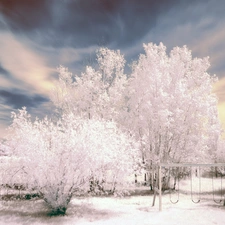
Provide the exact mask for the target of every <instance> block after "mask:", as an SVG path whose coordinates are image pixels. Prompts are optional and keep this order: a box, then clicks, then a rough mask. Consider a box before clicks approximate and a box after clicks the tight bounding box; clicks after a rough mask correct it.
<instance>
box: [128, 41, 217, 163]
mask: <svg viewBox="0 0 225 225" xmlns="http://www.w3.org/2000/svg"><path fill="white" fill-rule="evenodd" d="M144 50H145V54H141V55H140V57H139V60H138V61H137V62H136V63H134V64H133V72H132V74H131V79H130V81H129V103H128V108H129V110H128V113H127V116H128V117H129V118H130V119H129V121H130V123H129V124H128V127H129V128H130V129H131V130H133V131H134V132H135V133H136V137H137V139H138V140H140V141H141V146H142V147H141V151H142V154H143V157H144V159H145V161H146V162H147V163H153V164H154V163H156V162H188V161H191V162H193V161H197V162H200V161H204V160H207V157H208V158H209V156H210V155H209V153H212V152H213V151H214V152H215V150H216V143H217V140H218V138H219V136H220V123H219V119H218V114H217V98H216V96H215V95H214V94H212V84H213V83H214V81H215V77H214V76H210V75H209V74H208V73H207V69H208V68H209V60H208V58H203V59H200V58H192V54H191V51H189V50H188V49H187V47H186V46H184V47H182V48H179V47H175V48H174V49H173V50H172V51H171V52H170V54H169V55H167V53H166V47H165V46H164V45H163V44H162V43H160V45H159V46H157V45H154V44H152V43H149V44H147V45H144ZM148 165H149V164H148Z"/></svg>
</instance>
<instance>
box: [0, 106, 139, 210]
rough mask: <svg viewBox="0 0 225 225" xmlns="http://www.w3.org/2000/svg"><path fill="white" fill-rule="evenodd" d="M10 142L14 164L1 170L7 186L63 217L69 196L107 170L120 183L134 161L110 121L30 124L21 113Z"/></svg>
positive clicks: (132, 150) (15, 117)
mask: <svg viewBox="0 0 225 225" xmlns="http://www.w3.org/2000/svg"><path fill="white" fill-rule="evenodd" d="M11 133H12V134H13V136H12V138H11V139H9V140H8V142H7V144H8V145H9V146H10V148H11V155H12V156H13V158H16V159H17V161H15V162H18V161H19V163H14V161H13V160H12V161H11V163H8V164H7V166H5V168H3V169H4V170H5V171H6V170H7V171H11V174H15V173H16V171H17V173H16V174H17V176H16V177H13V176H8V179H9V180H10V182H18V180H19V179H20V178H21V180H23V183H25V185H26V186H27V187H28V188H29V189H30V190H36V191H37V192H38V193H39V194H40V195H41V196H43V199H44V200H45V202H46V203H47V204H48V205H49V207H50V208H51V210H52V213H53V214H64V213H65V212H66V209H67V206H68V203H69V202H70V200H71V197H72V195H73V193H74V192H75V191H76V190H77V189H80V188H83V187H84V185H85V184H86V183H87V182H88V181H89V179H90V176H92V175H93V174H94V175H95V176H97V177H102V176H103V173H102V171H104V170H105V171H106V170H110V171H111V173H112V174H113V176H114V178H115V179H117V180H118V179H122V177H123V176H125V175H126V174H127V173H128V172H131V170H132V166H133V165H132V163H133V162H134V160H133V159H134V158H136V156H135V154H136V152H135V148H134V146H133V144H132V140H131V138H130V137H129V136H127V135H126V134H124V133H122V132H121V131H120V130H119V129H118V128H117V126H116V124H115V123H113V122H105V121H103V120H102V121H99V120H83V119H78V118H76V117H74V115H72V114H71V115H66V116H63V117H62V119H60V120H58V121H57V122H53V121H51V120H50V119H48V118H45V119H43V120H38V119H36V120H35V121H34V122H32V120H31V118H30V115H29V114H28V113H27V111H26V109H25V108H23V109H22V110H19V113H18V114H15V113H13V123H12V125H11Z"/></svg>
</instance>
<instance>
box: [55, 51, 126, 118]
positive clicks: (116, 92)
mask: <svg viewBox="0 0 225 225" xmlns="http://www.w3.org/2000/svg"><path fill="white" fill-rule="evenodd" d="M97 62H98V66H97V69H94V68H92V67H90V66H87V67H86V70H85V72H84V73H82V74H81V75H80V76H78V75H72V74H71V73H70V72H69V71H68V69H67V68H64V67H62V66H60V67H59V68H58V72H59V80H58V81H57V83H56V85H55V88H54V90H53V92H52V95H51V100H52V102H53V103H54V104H55V106H56V107H57V108H58V110H59V111H60V112H61V113H62V112H63V113H64V114H65V113H73V114H75V115H79V116H81V117H82V118H89V119H90V118H104V119H106V120H112V119H114V120H117V118H118V115H119V112H120V111H121V110H123V107H124V105H125V99H124V97H125V95H124V91H125V86H126V83H127V76H126V75H125V74H124V66H125V60H124V57H123V55H121V54H120V51H113V50H109V49H107V48H101V49H99V50H98V51H97Z"/></svg>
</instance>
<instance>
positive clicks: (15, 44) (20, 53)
mask: <svg viewBox="0 0 225 225" xmlns="http://www.w3.org/2000/svg"><path fill="white" fill-rule="evenodd" d="M0 43H1V44H0V48H1V51H0V62H1V65H2V68H4V70H5V71H7V73H9V74H13V77H14V80H13V79H11V80H8V82H11V83H10V84H8V83H7V82H6V81H5V78H4V77H1V86H2V85H3V84H4V85H5V87H6V88H9V87H10V88H24V89H26V90H29V91H30V92H31V93H42V94H45V95H47V93H48V92H49V90H50V89H51V88H52V83H51V82H50V81H49V74H50V73H51V72H52V70H51V69H49V68H48V67H47V66H46V65H45V61H44V59H43V58H41V57H40V56H38V55H37V54H35V52H34V51H32V49H29V47H28V46H26V45H25V44H23V42H22V41H21V40H20V41H18V40H17V39H16V37H15V36H13V35H11V34H10V33H7V32H1V35H0ZM15 80H18V81H20V84H19V87H18V83H17V82H15ZM21 83H23V86H21Z"/></svg>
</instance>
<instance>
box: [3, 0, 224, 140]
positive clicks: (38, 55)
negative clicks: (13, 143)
mask: <svg viewBox="0 0 225 225" xmlns="http://www.w3.org/2000/svg"><path fill="white" fill-rule="evenodd" d="M224 11H225V2H224V1H223V0H216V1H215V0H188V1H187V0H0V138H1V137H4V135H5V134H6V128H7V127H8V126H9V125H10V123H11V122H12V119H11V112H12V111H16V110H17V109H19V108H22V107H23V106H26V107H27V109H28V111H29V113H30V114H31V115H32V116H34V117H35V116H38V117H41V118H42V117H43V116H44V115H50V114H51V113H53V107H52V103H51V102H50V99H49V96H50V92H51V89H52V88H53V85H54V81H55V80H57V79H58V74H57V70H56V68H57V67H58V66H59V65H63V66H65V67H68V68H69V70H70V71H71V72H72V73H74V74H80V73H81V72H82V71H83V70H84V68H85V66H86V65H91V64H93V63H94V61H95V53H96V50H97V49H98V48H99V47H102V46H104V47H108V48H110V49H115V50H116V49H120V51H121V53H122V54H124V56H125V58H126V60H127V62H128V63H131V62H132V61H133V60H137V59H138V56H139V54H140V53H143V43H149V42H153V43H155V44H159V43H160V42H162V43H163V44H164V45H166V46H167V49H168V50H171V49H172V48H173V47H175V46H180V47H182V46H183V45H187V47H188V48H189V49H190V50H191V51H192V54H193V56H194V57H200V58H202V57H206V56H209V57H210V63H211V67H210V69H209V73H210V74H212V75H213V74H216V75H217V77H218V82H217V83H216V84H215V85H214V92H215V93H216V94H217V96H218V99H219V104H218V109H219V115H220V118H221V121H222V123H223V124H225V63H224V61H225V29H224V28H225V13H224Z"/></svg>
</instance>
